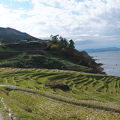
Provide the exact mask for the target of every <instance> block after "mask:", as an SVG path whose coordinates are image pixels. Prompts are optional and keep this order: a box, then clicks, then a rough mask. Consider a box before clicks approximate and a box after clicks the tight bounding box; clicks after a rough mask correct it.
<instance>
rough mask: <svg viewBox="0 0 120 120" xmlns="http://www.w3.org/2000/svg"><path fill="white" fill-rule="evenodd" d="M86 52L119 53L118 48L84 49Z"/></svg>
mask: <svg viewBox="0 0 120 120" xmlns="http://www.w3.org/2000/svg"><path fill="white" fill-rule="evenodd" d="M85 51H86V52H89V53H93V52H106V51H120V48H117V47H110V48H99V49H86V50H85Z"/></svg>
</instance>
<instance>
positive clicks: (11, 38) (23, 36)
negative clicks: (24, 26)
mask: <svg viewBox="0 0 120 120" xmlns="http://www.w3.org/2000/svg"><path fill="white" fill-rule="evenodd" d="M27 39H34V40H37V38H35V37H33V36H31V35H29V34H27V33H23V32H20V31H18V30H15V29H13V28H2V27H0V42H3V43H13V42H19V41H21V40H27Z"/></svg>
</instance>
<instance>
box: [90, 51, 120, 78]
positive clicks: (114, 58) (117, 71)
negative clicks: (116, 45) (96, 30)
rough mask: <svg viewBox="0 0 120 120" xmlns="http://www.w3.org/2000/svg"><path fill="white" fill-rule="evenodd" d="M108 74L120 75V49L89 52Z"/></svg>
mask: <svg viewBox="0 0 120 120" xmlns="http://www.w3.org/2000/svg"><path fill="white" fill-rule="evenodd" d="M89 54H90V55H91V56H93V57H94V59H97V60H96V62H97V63H102V64H103V66H102V67H103V68H104V71H105V72H106V73H107V74H108V75H113V76H120V51H110V52H97V53H89Z"/></svg>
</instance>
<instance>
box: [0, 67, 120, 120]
mask: <svg viewBox="0 0 120 120" xmlns="http://www.w3.org/2000/svg"><path fill="white" fill-rule="evenodd" d="M0 97H1V98H0V100H1V102H0V111H1V113H3V116H4V117H5V119H6V120H7V119H8V118H9V117H11V118H14V119H20V120H120V77H114V76H107V75H100V74H90V73H81V72H75V71H64V70H48V69H12V68H1V69H0Z"/></svg>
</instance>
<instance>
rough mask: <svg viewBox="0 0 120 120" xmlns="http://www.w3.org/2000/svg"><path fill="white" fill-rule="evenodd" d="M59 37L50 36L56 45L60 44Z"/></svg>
mask: <svg viewBox="0 0 120 120" xmlns="http://www.w3.org/2000/svg"><path fill="white" fill-rule="evenodd" d="M58 36H59V35H55V36H53V35H51V36H50V37H51V42H52V43H54V44H57V43H58Z"/></svg>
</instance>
